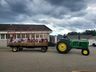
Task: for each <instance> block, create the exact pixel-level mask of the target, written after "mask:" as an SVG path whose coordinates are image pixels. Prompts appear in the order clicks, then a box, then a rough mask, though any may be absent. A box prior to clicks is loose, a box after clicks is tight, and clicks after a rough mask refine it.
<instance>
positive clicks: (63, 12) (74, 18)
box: [0, 0, 96, 35]
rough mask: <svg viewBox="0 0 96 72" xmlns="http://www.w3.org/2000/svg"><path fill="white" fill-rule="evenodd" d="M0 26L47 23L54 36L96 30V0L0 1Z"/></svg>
mask: <svg viewBox="0 0 96 72" xmlns="http://www.w3.org/2000/svg"><path fill="white" fill-rule="evenodd" d="M0 23H20V24H39V25H40V24H44V25H46V26H48V27H49V28H51V29H52V30H53V32H52V34H53V35H57V34H64V33H65V34H66V33H68V32H71V31H77V32H82V31H84V30H88V29H89V30H91V29H96V0H0Z"/></svg>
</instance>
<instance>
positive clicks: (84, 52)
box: [81, 49, 90, 56]
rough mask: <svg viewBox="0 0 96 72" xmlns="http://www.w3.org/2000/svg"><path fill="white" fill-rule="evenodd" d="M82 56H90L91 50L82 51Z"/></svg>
mask: <svg viewBox="0 0 96 72" xmlns="http://www.w3.org/2000/svg"><path fill="white" fill-rule="evenodd" d="M81 53H82V55H85V56H88V55H89V54H90V51H89V49H82V51H81Z"/></svg>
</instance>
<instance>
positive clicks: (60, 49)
mask: <svg viewBox="0 0 96 72" xmlns="http://www.w3.org/2000/svg"><path fill="white" fill-rule="evenodd" d="M58 49H59V51H61V52H63V51H65V50H66V49H67V46H66V44H65V43H60V44H59V45H58Z"/></svg>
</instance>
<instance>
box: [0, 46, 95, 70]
mask: <svg viewBox="0 0 96 72" xmlns="http://www.w3.org/2000/svg"><path fill="white" fill-rule="evenodd" d="M80 51H81V50H75V49H74V50H71V51H70V53H68V54H65V55H64V54H58V53H57V51H56V49H55V48H51V47H49V49H48V52H46V53H42V52H40V51H39V50H28V49H27V50H26V49H25V50H24V51H22V52H15V53H13V52H11V50H10V49H6V48H5V49H2V48H1V49H0V72H75V71H88V72H96V48H93V47H90V51H91V53H90V55H89V56H83V55H82V54H81V52H80Z"/></svg>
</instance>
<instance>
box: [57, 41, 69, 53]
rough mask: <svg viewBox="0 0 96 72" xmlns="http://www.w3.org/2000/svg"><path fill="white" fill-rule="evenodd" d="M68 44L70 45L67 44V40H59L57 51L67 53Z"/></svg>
mask: <svg viewBox="0 0 96 72" xmlns="http://www.w3.org/2000/svg"><path fill="white" fill-rule="evenodd" d="M69 46H70V45H68V43H67V42H65V41H60V42H58V43H57V47H56V49H57V51H58V52H59V53H63V54H66V53H68V52H69V51H70V47H69Z"/></svg>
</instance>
